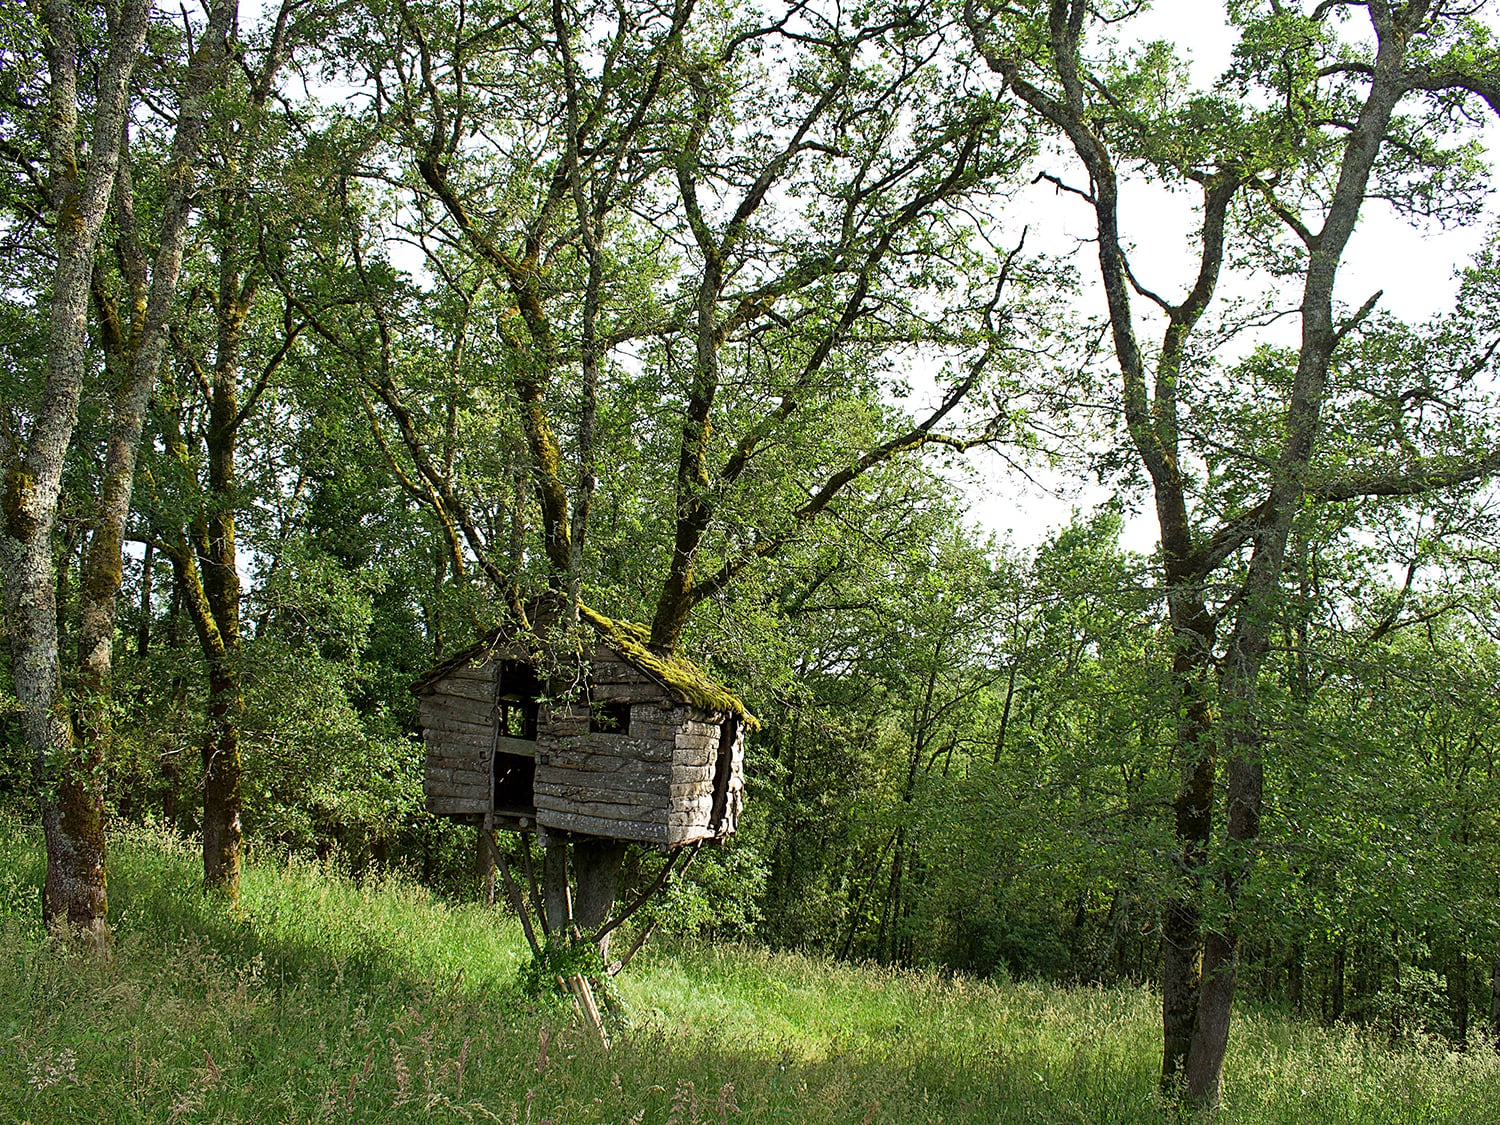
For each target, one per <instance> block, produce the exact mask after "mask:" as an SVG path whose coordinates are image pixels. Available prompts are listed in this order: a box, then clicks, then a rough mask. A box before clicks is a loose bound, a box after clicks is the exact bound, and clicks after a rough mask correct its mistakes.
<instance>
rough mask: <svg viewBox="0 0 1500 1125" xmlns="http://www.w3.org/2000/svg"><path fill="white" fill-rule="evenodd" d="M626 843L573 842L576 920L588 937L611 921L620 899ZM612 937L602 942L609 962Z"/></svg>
mask: <svg viewBox="0 0 1500 1125" xmlns="http://www.w3.org/2000/svg"><path fill="white" fill-rule="evenodd" d="M624 862H625V844H624V843H623V842H621V841H619V840H592V839H582V840H576V841H574V843H573V885H574V887H575V889H576V894H575V896H574V900H573V919H574V921H575V922H577V923H578V928H579V930H581V931H582V933H583V935H584V936H585V937H587V936H588V935H589V934H591V933H593V932H594V931H595V930H597V929H598V928H599V927H600V926H602V925H603V924H604V922H605V920H606V919H608V917H609V914H610V911H611V910H612V909H613V908H614V905H615V900H616V899H618V898H619V897H620V871H621V868H622V866H623V864H624ZM609 938H610V935H608V934H606V935H605V937H604V940H603V941H602V942H600V943H599V954H600V956H601V957H603V958H604V960H605V961H606V962H608V960H609Z"/></svg>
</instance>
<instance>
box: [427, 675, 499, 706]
mask: <svg viewBox="0 0 1500 1125" xmlns="http://www.w3.org/2000/svg"><path fill="white" fill-rule="evenodd" d="M444 695H446V696H457V697H459V698H461V699H477V700H479V701H480V702H481V703H493V702H494V700H495V685H494V684H493V683H484V682H483V681H481V680H460V679H455V678H454V677H452V676H444V677H443V678H442V679H441V680H439V681H438V682H437V683H436V684H434V685H433V687H432V694H430V695H428V696H427V699H428V700H435V698H436V697H439V696H444Z"/></svg>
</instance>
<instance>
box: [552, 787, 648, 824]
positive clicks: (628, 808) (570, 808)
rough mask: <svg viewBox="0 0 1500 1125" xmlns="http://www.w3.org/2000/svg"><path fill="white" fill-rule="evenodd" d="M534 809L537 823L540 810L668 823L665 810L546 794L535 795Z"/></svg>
mask: <svg viewBox="0 0 1500 1125" xmlns="http://www.w3.org/2000/svg"><path fill="white" fill-rule="evenodd" d="M536 809H537V818H538V820H539V821H540V819H541V815H542V810H544V809H546V810H548V811H551V812H560V813H571V814H573V815H575V816H598V817H607V818H613V819H617V820H625V821H633V822H637V823H641V824H667V823H668V820H667V815H666V812H665V810H662V811H658V810H654V809H643V808H641V807H640V806H639V805H636V804H631V803H629V802H615V801H570V800H566V799H564V798H562V797H554V796H552V795H551V794H548V793H538V794H537V795H536Z"/></svg>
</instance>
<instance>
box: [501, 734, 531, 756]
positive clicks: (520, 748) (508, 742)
mask: <svg viewBox="0 0 1500 1125" xmlns="http://www.w3.org/2000/svg"><path fill="white" fill-rule="evenodd" d="M492 741H493V743H494V746H495V752H496V753H498V754H514V755H515V756H516V757H517V758H535V757H536V742H535V741H534V740H532V739H529V738H507V737H506V736H505V735H498V736H492Z"/></svg>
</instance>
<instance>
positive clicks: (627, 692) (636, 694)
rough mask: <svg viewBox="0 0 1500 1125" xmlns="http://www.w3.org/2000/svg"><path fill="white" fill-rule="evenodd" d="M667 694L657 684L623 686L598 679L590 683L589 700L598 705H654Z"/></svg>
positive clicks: (629, 684) (628, 684) (627, 684)
mask: <svg viewBox="0 0 1500 1125" xmlns="http://www.w3.org/2000/svg"><path fill="white" fill-rule="evenodd" d="M665 694H666V693H665V692H663V691H662V689H661V688H659V687H657V686H656V685H655V684H632V683H626V684H622V683H611V682H608V681H600V680H598V679H594V680H592V681H591V682H590V683H589V698H590V699H592V700H594V701H595V702H598V703H654V702H656V701H657V700H659V699H661V698H662V697H663V696H664V695H665Z"/></svg>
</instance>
